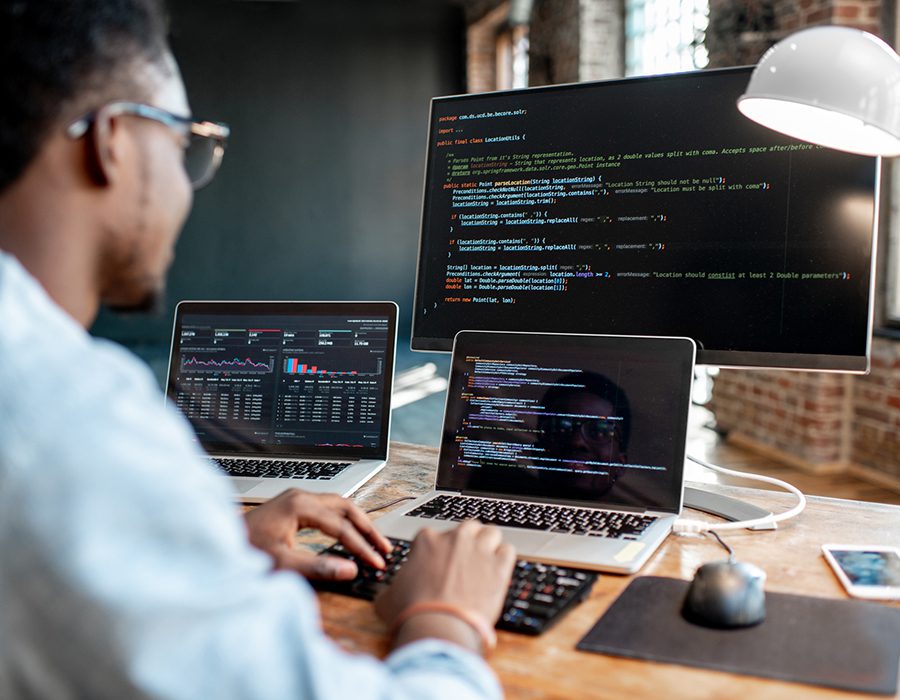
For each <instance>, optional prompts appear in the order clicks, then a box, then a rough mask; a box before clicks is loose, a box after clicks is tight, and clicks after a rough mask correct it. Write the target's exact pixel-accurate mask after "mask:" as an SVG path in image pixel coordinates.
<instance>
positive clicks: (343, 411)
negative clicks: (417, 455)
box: [166, 301, 397, 503]
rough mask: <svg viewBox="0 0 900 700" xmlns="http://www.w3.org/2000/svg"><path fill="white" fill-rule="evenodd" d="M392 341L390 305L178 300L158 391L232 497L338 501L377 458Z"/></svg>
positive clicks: (385, 424) (382, 451) (386, 417)
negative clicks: (306, 496)
mask: <svg viewBox="0 0 900 700" xmlns="http://www.w3.org/2000/svg"><path fill="white" fill-rule="evenodd" d="M396 340H397V305H396V304H394V303H393V302H368V301H366V302H300V301H291V302H274V301H183V302H181V303H180V304H178V307H177V308H176V310H175V327H174V330H173V332H172V351H171V354H170V356H169V378H168V384H167V389H166V396H167V397H168V400H169V401H171V402H172V403H174V404H175V405H176V406H177V407H178V408H179V409H180V410H181V412H182V413H184V415H185V416H186V417H187V418H188V420H189V421H190V422H191V425H192V426H193V428H194V431H195V433H196V435H197V439H198V441H199V442H200V445H201V446H202V447H203V449H205V450H206V451H207V452H208V453H209V455H210V456H211V458H213V459H214V460H215V461H216V462H217V463H218V465H219V466H220V467H221V468H222V469H223V470H225V472H226V473H227V474H228V475H229V476H230V477H231V478H232V482H233V484H234V487H235V489H236V491H237V497H238V498H239V499H240V500H241V501H244V502H248V503H259V502H262V501H265V500H267V499H269V498H272V497H273V496H277V495H278V494H279V493H281V492H282V491H284V490H285V489H286V488H290V487H297V488H302V489H305V490H307V491H313V492H320V493H322V492H327V493H339V494H341V495H344V496H346V495H348V494H350V493H351V492H353V491H354V490H356V489H357V488H359V487H360V486H361V485H362V484H363V483H364V482H366V481H367V480H368V479H370V478H371V477H372V476H374V475H375V474H376V473H377V472H378V471H379V470H380V469H381V468H382V467H383V466H384V464H385V462H386V461H387V457H388V442H389V428H390V415H391V386H392V381H393V372H394V349H395V346H396Z"/></svg>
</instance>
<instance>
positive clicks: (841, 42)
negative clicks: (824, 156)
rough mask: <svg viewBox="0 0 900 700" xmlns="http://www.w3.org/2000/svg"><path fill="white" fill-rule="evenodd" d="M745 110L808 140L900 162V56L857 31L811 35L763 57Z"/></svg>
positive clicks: (821, 30)
mask: <svg viewBox="0 0 900 700" xmlns="http://www.w3.org/2000/svg"><path fill="white" fill-rule="evenodd" d="M738 109H739V110H740V111H741V112H742V113H743V114H745V115H746V116H747V117H749V118H750V119H752V120H754V121H756V122H759V123H760V124H762V125H763V126H767V127H769V128H771V129H774V130H775V131H780V132H782V133H784V134H787V135H788V136H793V137H794V138H798V139H801V140H803V141H810V142H812V143H817V144H819V145H822V146H828V147H829V148H836V149H838V150H842V151H849V152H851V153H861V154H864V155H882V156H896V155H900V56H898V55H897V54H896V53H895V52H894V50H893V49H892V48H891V47H890V46H888V45H887V44H885V43H884V42H883V41H882V40H881V39H879V38H878V37H876V36H873V35H872V34H869V33H867V32H863V31H860V30H858V29H850V28H849V27H834V26H824V27H815V28H812V29H804V30H803V31H800V32H797V33H796V34H792V35H790V36H789V37H787V38H785V39H782V40H781V41H780V42H778V43H777V44H775V45H774V46H773V47H772V48H770V49H769V50H768V51H767V52H766V53H765V55H763V57H762V58H761V59H760V61H759V63H758V64H757V66H756V69H755V70H754V71H753V74H752V75H751V77H750V82H749V84H748V85H747V91H746V92H745V93H744V94H743V95H742V96H741V97H740V98H739V99H738Z"/></svg>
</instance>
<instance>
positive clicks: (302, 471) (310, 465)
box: [213, 458, 350, 479]
mask: <svg viewBox="0 0 900 700" xmlns="http://www.w3.org/2000/svg"><path fill="white" fill-rule="evenodd" d="M213 462H215V463H216V464H217V465H218V466H219V467H220V468H221V469H222V470H223V471H224V472H225V473H226V474H228V475H229V476H247V477H256V478H263V479H265V478H269V479H333V478H334V477H336V476H337V475H338V474H340V473H341V472H342V471H344V469H346V468H347V467H349V466H350V462H346V463H337V462H307V461H296V460H290V461H285V460H276V459H251V458H247V459H243V458H227V459H226V458H222V459H214V460H213Z"/></svg>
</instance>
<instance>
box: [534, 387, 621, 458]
mask: <svg viewBox="0 0 900 700" xmlns="http://www.w3.org/2000/svg"><path fill="white" fill-rule="evenodd" d="M549 408H550V410H552V412H553V413H559V414H567V415H570V416H582V417H581V418H566V419H556V420H551V421H548V423H547V429H546V430H545V434H544V436H543V441H544V442H545V443H546V445H547V446H548V448H549V449H550V450H551V451H552V452H554V453H555V454H557V455H565V457H566V458H567V459H571V460H574V461H576V462H577V461H579V460H584V461H601V462H620V463H622V462H625V461H626V458H625V453H624V451H623V450H622V447H621V439H620V438H621V436H620V433H619V428H617V427H616V425H617V421H612V420H608V418H607V417H609V416H614V415H615V414H614V412H613V405H612V403H610V402H609V401H607V400H606V399H602V398H600V397H599V396H596V395H594V394H590V393H588V392H582V393H574V392H573V393H569V394H564V395H563V396H562V397H560V398H559V399H558V400H556V401H554V403H553V405H552V406H550V407H549ZM554 428H558V429H554Z"/></svg>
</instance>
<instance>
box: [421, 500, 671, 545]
mask: <svg viewBox="0 0 900 700" xmlns="http://www.w3.org/2000/svg"><path fill="white" fill-rule="evenodd" d="M406 515H407V516H411V517H418V518H433V519H435V520H479V521H481V522H482V523H485V524H489V525H505V526H507V527H519V528H526V529H529V530H544V531H547V532H559V533H570V534H573V535H589V536H592V537H609V538H613V539H624V540H635V539H637V538H638V537H640V535H641V533H642V532H644V530H646V529H647V528H648V527H649V526H650V525H651V524H652V523H653V522H654V521H655V520H656V518H655V517H653V516H650V515H637V514H635V513H621V512H617V511H603V510H591V509H590V508H573V507H570V506H554V505H546V504H542V503H518V502H515V501H503V500H496V499H484V498H470V497H467V496H435V497H434V498H432V499H431V500H430V501H428V502H426V503H423V504H422V505H420V506H419V507H418V508H415V509H414V510H412V511H410V512H409V513H407V514H406Z"/></svg>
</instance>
